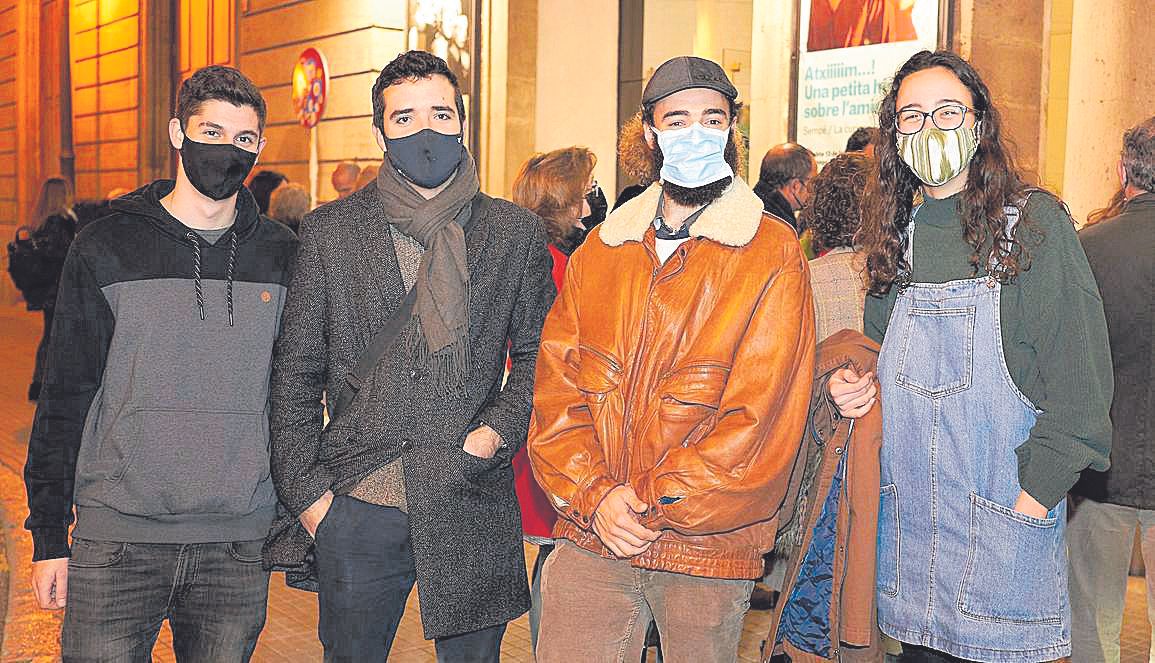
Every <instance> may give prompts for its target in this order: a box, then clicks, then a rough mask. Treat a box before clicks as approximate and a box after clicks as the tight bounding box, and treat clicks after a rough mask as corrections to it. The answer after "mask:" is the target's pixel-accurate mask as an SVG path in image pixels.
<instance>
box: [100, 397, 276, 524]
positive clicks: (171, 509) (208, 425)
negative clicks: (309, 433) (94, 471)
mask: <svg viewBox="0 0 1155 663" xmlns="http://www.w3.org/2000/svg"><path fill="white" fill-rule="evenodd" d="M133 416H134V417H135V418H136V419H137V431H138V437H137V439H136V440H135V441H134V444H133V448H132V450H131V452H129V453H128V455H127V460H126V462H125V465H124V469H123V470H122V471H120V472H118V473H117V474H114V475H113V476H110V477H109V479H108V481H109V483H110V486H109V488H108V490H107V492H106V493H105V502H106V504H107V506H109V507H111V508H114V509H116V510H118V511H120V512H122V513H127V514H132V515H143V516H152V515H168V514H185V513H205V514H208V513H215V514H235V515H241V514H246V513H250V512H251V511H253V509H254V508H257V507H258V506H260V504H259V503H258V502H263V501H264V500H266V499H268V498H271V495H264V494H263V492H262V491H263V490H265V489H267V488H268V487H267V486H266V487H265V489H262V487H261V484H262V483H263V482H265V483H267V482H266V481H265V480H266V479H267V478H268V477H269V448H268V445H269V430H268V417H267V415H266V414H265V413H263V412H229V411H208V410H178V409H159V408H158V409H142V410H138V411H137V412H135V413H134V415H133Z"/></svg>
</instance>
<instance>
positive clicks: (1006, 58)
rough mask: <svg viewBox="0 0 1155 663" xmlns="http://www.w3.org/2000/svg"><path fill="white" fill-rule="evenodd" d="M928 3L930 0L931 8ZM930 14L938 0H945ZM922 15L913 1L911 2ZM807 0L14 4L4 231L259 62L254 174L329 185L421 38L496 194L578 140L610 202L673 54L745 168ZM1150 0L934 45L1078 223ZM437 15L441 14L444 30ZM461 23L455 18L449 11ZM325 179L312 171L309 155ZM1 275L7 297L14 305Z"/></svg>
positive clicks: (1035, 11)
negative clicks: (56, 188) (323, 65)
mask: <svg viewBox="0 0 1155 663" xmlns="http://www.w3.org/2000/svg"><path fill="white" fill-rule="evenodd" d="M919 1H920V2H925V1H927V0H919ZM930 1H935V0H930ZM896 2H900V3H902V2H906V3H910V2H913V0H896ZM801 4H802V3H801V2H800V1H799V0H585V1H584V2H581V3H577V2H571V1H570V0H0V237H5V238H10V237H11V236H12V234H13V232H14V231H15V228H16V227H17V226H19V225H21V224H24V223H27V222H29V221H30V219H28V218H27V217H28V215H29V212H30V210H31V208H32V207H33V206H34V204H35V200H36V195H37V193H38V191H39V186H40V183H41V182H42V181H43V180H44V178H46V177H50V176H54V175H64V176H65V177H68V178H70V179H71V180H72V181H73V182H74V183H75V187H76V192H77V197H78V198H82V199H95V198H103V197H104V196H105V195H106V194H107V193H108V192H109V191H111V190H113V189H116V188H130V189H131V188H135V187H137V186H139V185H141V184H143V183H144V182H147V181H150V180H152V179H154V178H157V177H170V176H171V175H172V171H173V168H174V166H175V158H174V153H173V150H172V149H171V146H170V145H169V144H168V138H167V134H166V132H165V130H164V125H165V122H167V120H168V119H169V117H170V114H171V111H172V106H173V101H174V98H175V92H176V89H177V87H178V86H179V83H180V81H181V80H183V78H184V77H186V76H188V75H189V74H190V73H191V72H192V71H194V70H196V69H197V68H199V67H201V66H205V65H207V64H228V65H231V66H236V67H238V68H240V69H241V70H242V71H244V72H245V73H246V74H247V75H248V76H249V77H250V78H252V79H253V81H254V82H255V83H256V84H257V85H258V86H259V87H260V88H261V90H262V91H263V93H264V95H265V98H266V100H267V102H268V105H269V121H268V128H267V130H266V137H267V139H268V142H267V147H266V149H265V152H264V153H263V154H262V156H261V159H260V163H259V164H258V168H269V169H273V170H278V171H280V172H283V173H285V174H286V175H287V176H288V177H289V179H290V180H293V181H297V182H302V183H306V184H307V185H308V183H310V181H313V180H315V186H316V187H317V189H316V190H317V192H318V199H319V200H321V201H324V200H329V199H331V198H333V197H334V193H333V191H332V190H331V185H330V184H329V181H328V174H329V172H330V171H331V170H332V167H333V166H334V165H335V164H336V163H338V162H341V161H355V162H362V163H368V162H372V163H377V162H380V160H381V158H382V157H381V154H380V151H379V148H378V147H377V145H376V143H375V141H374V139H373V134H372V129H371V108H372V106H371V99H370V88H371V86H372V83H373V80H374V79H375V77H376V76H377V73H378V72H379V70H380V68H381V67H382V66H383V65H384V64H385V63H387V62H388V61H389V60H390V59H392V58H393V57H394V56H395V55H396V54H397V53H399V52H401V51H402V50H404V49H406V48H409V47H410V46H411V45H414V44H417V45H419V46H424V47H430V48H432V49H433V50H439V52H444V53H446V54H448V57H449V59H450V60H451V61H452V62H454V66H459V67H462V68H463V71H466V72H468V73H467V76H466V81H465V83H466V85H467V87H468V92H469V99H468V104H469V107H470V113H469V115H470V123H471V127H470V142H471V144H472V146H473V148H474V152H475V154H476V156H477V158H478V165H479V171H480V174H481V178H482V185H483V187H484V188H485V189H486V190H487V191H488V192H490V193H493V194H497V195H505V194H507V193H508V192H509V190H510V188H511V186H512V179H513V176H514V175H515V174H516V172H517V169H518V167H519V166H520V164H521V163H522V162H523V161H524V160H525V159H526V158H527V157H529V156H530V155H531V154H532V153H534V152H536V151H546V150H550V149H555V148H558V147H564V146H567V145H573V144H578V145H585V146H588V147H590V148H591V149H592V150H593V151H594V152H595V153H596V154H597V155H598V157H599V163H598V166H597V171H596V176H597V178H598V180H599V181H600V182H601V183H602V185H603V186H604V187H605V188H606V189H607V190H611V191H612V190H613V189H615V188H620V187H622V186H624V185H625V184H628V183H629V182H627V181H625V180H624V179H623V178H622V177H620V176H619V173H618V171H617V167H616V163H615V162H616V159H615V156H614V155H615V151H616V144H617V133H618V128H619V127H620V126H621V124H622V122H624V121H625V120H626V119H628V118H629V117H630V116H631V115H632V114H633V113H634V112H635V111H636V110H637V103H638V99H639V98H640V96H641V90H642V87H643V85H644V83H645V81H646V80H647V78H648V76H649V75H650V74H651V73H652V71H653V69H654V68H655V67H656V66H657V65H658V64H660V63H661V62H662V61H663V60H665V59H666V58H668V57H671V56H674V55H680V54H695V55H700V56H703V57H708V58H711V59H714V60H716V61H718V62H720V63H722V64H723V66H724V67H726V69H727V70H728V72H729V73H730V75H731V77H732V78H733V79H734V81H735V83H736V85H737V87H738V88H739V90H740V93H741V97H742V99H743V100H744V101H745V102H746V107H747V109H746V112H745V113H744V115H743V117H742V118H741V121H742V126H743V129H744V131H745V132H746V133H747V136H748V139H749V145H750V154H751V155H752V156H751V159H752V160H753V161H754V162H756V161H757V160H758V159H759V158H760V156H761V154H762V153H764V152H765V150H766V149H767V148H768V147H770V146H771V145H774V144H776V143H780V142H783V141H786V140H788V139H789V138H791V137H792V133H793V127H794V125H795V121H796V118H795V117H794V116H793V111H792V108H793V107H794V103H793V99H794V94H795V87H796V83H797V72H796V61H797V57H798V23H799V18H798V17H799V11H800V6H801ZM1147 5H1148V2H1147V0H1118V1H1117V2H1113V3H1109V5H1104V4H1103V3H1096V2H1094V0H942V1H941V2H940V12H941V26H942V28H941V30H940V33H939V35H938V37H939V38H938V43H939V46H941V47H945V48H951V49H954V50H956V51H957V52H959V53H960V54H962V55H963V56H964V57H968V58H970V59H971V60H972V62H974V63H975V65H976V66H977V67H978V68H979V69H980V71H981V72H982V73H983V75H984V77H985V78H986V80H987V81H988V83H989V84H990V86H991V88H992V92H993V94H994V96H995V98H996V100H997V101H998V103H999V104H1000V106H1001V107H1002V108H1003V109H1004V110H1005V112H1004V115H1005V118H1006V123H1007V128H1008V132H1009V134H1010V136H1011V138H1012V139H1013V141H1014V143H1015V144H1016V146H1017V155H1018V159H1019V162H1020V164H1021V165H1022V166H1023V167H1024V168H1025V169H1026V170H1027V171H1029V172H1030V173H1032V174H1033V175H1034V176H1035V177H1036V178H1037V180H1038V181H1039V182H1040V183H1042V184H1044V185H1045V186H1047V187H1049V188H1051V189H1054V190H1056V191H1057V192H1059V193H1060V194H1062V195H1063V196H1064V197H1065V198H1066V199H1067V200H1068V202H1069V203H1070V204H1071V207H1072V210H1073V211H1074V212H1075V215H1076V217H1077V218H1079V219H1082V218H1084V217H1085V215H1086V214H1087V212H1089V211H1090V210H1091V209H1094V208H1096V207H1098V206H1101V204H1102V203H1103V202H1105V201H1106V200H1107V199H1108V198H1109V197H1110V195H1111V194H1112V193H1113V192H1114V190H1115V188H1116V187H1117V184H1116V183H1115V181H1114V179H1113V178H1114V175H1113V173H1114V163H1115V160H1116V159H1117V158H1118V149H1119V144H1120V136H1121V133H1122V131H1123V130H1124V129H1125V128H1126V127H1128V126H1130V125H1132V124H1134V123H1136V122H1138V121H1139V120H1141V119H1143V118H1144V117H1145V116H1148V115H1150V114H1152V111H1151V110H1150V108H1149V107H1148V106H1147V104H1146V103H1145V100H1146V99H1150V98H1153V95H1152V92H1155V81H1153V80H1152V78H1151V77H1150V76H1149V75H1148V74H1147V72H1146V71H1145V64H1146V63H1148V62H1150V61H1151V59H1152V56H1153V55H1155V40H1151V39H1149V38H1146V37H1147V35H1146V27H1145V26H1146V22H1147V17H1148V12H1147V9H1148V7H1147ZM430 17H434V18H436V19H437V21H440V22H439V23H437V25H436V26H434V27H429V26H430V23H429V22H430V20H432V19H431V18H430ZM446 17H448V18H446ZM308 47H314V48H317V49H319V50H320V51H321V52H322V53H323V54H324V55H325V57H326V60H327V65H328V70H329V80H330V87H329V91H328V95H327V105H326V108H325V112H324V116H323V118H322V120H321V121H320V123H319V124H318V125H317V127H316V129H315V130H314V131H315V134H314V136H313V139H314V140H315V152H313V147H314V145H311V143H310V134H309V130H308V129H305V128H304V127H302V126H301V125H300V124H299V122H298V120H297V117H296V111H295V109H294V105H293V103H292V99H291V94H292V92H291V91H292V85H291V83H292V80H291V74H292V71H293V66H294V64H295V63H296V61H297V58H298V55H299V54H300V53H301V51H302V50H304V49H305V48H308ZM311 157H312V163H313V164H314V168H312V169H310V162H311ZM15 297H16V293H14V292H13V289H12V287H11V284H10V282H9V280H8V279H6V278H5V279H2V285H0V300H2V301H13V300H14V299H15Z"/></svg>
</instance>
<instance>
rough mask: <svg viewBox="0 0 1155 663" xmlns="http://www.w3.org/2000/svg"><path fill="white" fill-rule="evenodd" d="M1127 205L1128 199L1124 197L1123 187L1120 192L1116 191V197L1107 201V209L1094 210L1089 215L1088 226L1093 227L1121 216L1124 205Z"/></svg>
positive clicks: (1113, 196)
mask: <svg viewBox="0 0 1155 663" xmlns="http://www.w3.org/2000/svg"><path fill="white" fill-rule="evenodd" d="M1126 203H1127V198H1126V196H1125V195H1124V189H1123V187H1119V190H1118V191H1116V192H1115V193H1114V195H1112V196H1111V199H1110V200H1108V201H1107V205H1106V207H1100V208H1099V209H1096V210H1092V211H1091V213H1090V214H1088V215H1087V224H1086V225H1088V226H1093V225H1095V224H1097V223H1102V222H1104V221H1109V220H1111V219H1113V218H1115V217H1117V216H1119V215H1120V214H1122V213H1123V205H1125V204H1126Z"/></svg>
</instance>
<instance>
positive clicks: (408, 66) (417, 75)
mask: <svg viewBox="0 0 1155 663" xmlns="http://www.w3.org/2000/svg"><path fill="white" fill-rule="evenodd" d="M431 76H444V77H445V78H446V80H448V81H449V83H450V85H452V86H453V92H454V93H455V94H454V99H455V101H456V102H457V117H458V119H460V120H461V121H462V122H464V121H465V100H464V99H462V98H461V86H459V85H458V84H457V76H456V75H454V73H453V72H452V71H450V69H449V65H447V64H445V60H442V59H441V58H439V57H437V56H436V55H434V54H432V53H426V52H425V51H406V52H404V53H402V54H401V55H398V56H397V57H395V58H393V61H392V62H390V63H389V64H387V65H385V68H384V69H382V70H381V73H380V74H378V75H377V81H376V82H375V83H373V126H375V127H377V129H378V130H379V131H380V132H381V133H385V100H384V99H382V98H381V93H382V92H384V91H385V88H387V87H389V86H390V85H395V84H397V83H400V82H402V81H416V80H418V79H421V78H430V77H431Z"/></svg>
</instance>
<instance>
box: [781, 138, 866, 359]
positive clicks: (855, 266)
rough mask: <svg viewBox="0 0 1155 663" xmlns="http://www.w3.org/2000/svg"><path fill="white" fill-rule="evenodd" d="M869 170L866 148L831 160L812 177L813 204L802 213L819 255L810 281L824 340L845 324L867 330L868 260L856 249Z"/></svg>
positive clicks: (803, 224)
mask: <svg viewBox="0 0 1155 663" xmlns="http://www.w3.org/2000/svg"><path fill="white" fill-rule="evenodd" d="M868 170H870V159H868V158H867V157H866V156H865V155H863V154H862V153H861V152H848V153H846V154H840V155H838V156H836V157H834V158H833V159H831V160H830V161H829V162H827V164H826V165H825V166H823V168H822V171H821V172H820V173H818V175H817V176H816V177H815V178H814V179H813V180H811V182H810V186H811V196H810V204H809V205H807V206H806V207H804V208H803V209H802V213H801V214H800V215H799V218H798V221H799V224H800V228H801V229H802V230H809V231H810V233H811V236H812V237H813V244H812V246H813V247H814V252H815V253H817V254H818V257H817V258H815V259H814V260H811V261H810V286H811V288H812V289H813V290H814V322H815V323H816V325H817V336H816V338H817V340H818V342H819V343H821V342H822V340H823V339H825V338H826V337H828V336H830V335H831V334H833V333H834V332H837V331H840V330H842V329H853V330H855V331H859V332H860V331H862V307H863V302H864V301H865V299H866V284H865V282H864V280H863V278H864V276H865V275H864V274H863V268H864V267H865V261H864V260H863V257H862V254H861V253H860V252H858V251H856V250H855V248H854V235H855V233H857V232H858V224H859V220H860V219H861V216H860V212H859V208H860V207H861V205H862V191H863V189H864V188H866V175H867V171H868Z"/></svg>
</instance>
